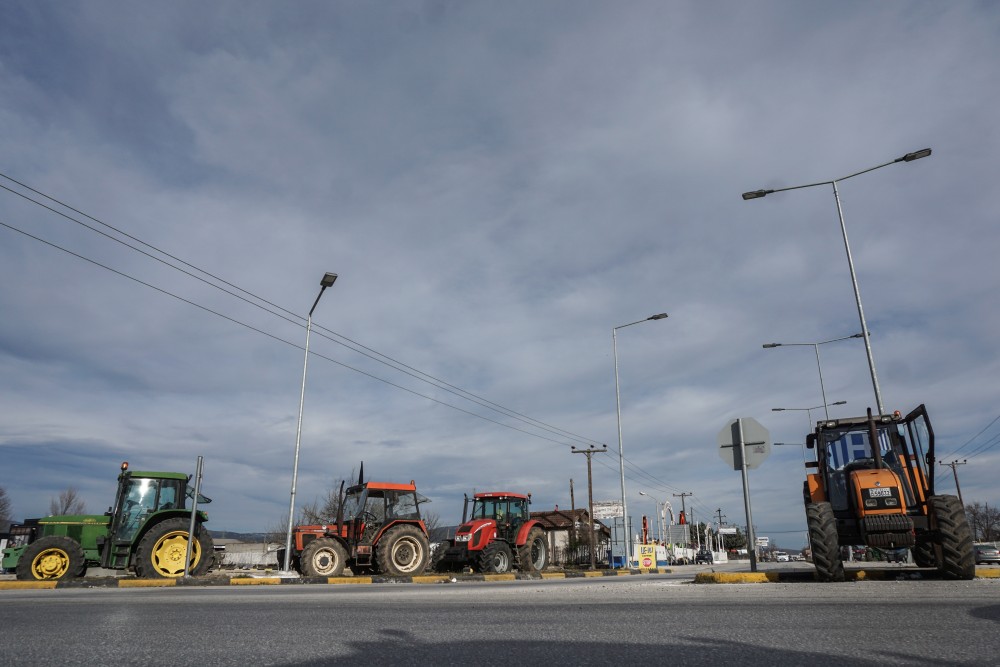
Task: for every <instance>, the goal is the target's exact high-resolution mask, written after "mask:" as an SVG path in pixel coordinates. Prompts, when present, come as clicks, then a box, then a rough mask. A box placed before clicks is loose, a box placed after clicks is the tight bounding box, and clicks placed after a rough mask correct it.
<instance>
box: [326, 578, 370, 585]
mask: <svg viewBox="0 0 1000 667" xmlns="http://www.w3.org/2000/svg"><path fill="white" fill-rule="evenodd" d="M326 583H328V584H370V583H372V578H371V577H330V578H329V579H327V580H326Z"/></svg>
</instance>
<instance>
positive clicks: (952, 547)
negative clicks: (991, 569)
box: [927, 496, 976, 579]
mask: <svg viewBox="0 0 1000 667" xmlns="http://www.w3.org/2000/svg"><path fill="white" fill-rule="evenodd" d="M927 507H928V509H929V510H930V515H931V516H930V520H931V521H930V524H931V530H936V531H937V533H938V535H939V536H940V538H941V543H940V544H937V543H935V544H934V552H935V554H936V555H937V556H938V557H937V566H938V569H940V570H941V574H942V575H943V576H944V577H945V578H946V579H974V578H975V577H976V555H975V550H974V549H973V546H972V529H971V528H969V520H968V518H966V516H965V510H964V509H963V508H962V503H961V502H960V501H959V499H958V498H956V497H955V496H931V497H930V498H928V499H927Z"/></svg>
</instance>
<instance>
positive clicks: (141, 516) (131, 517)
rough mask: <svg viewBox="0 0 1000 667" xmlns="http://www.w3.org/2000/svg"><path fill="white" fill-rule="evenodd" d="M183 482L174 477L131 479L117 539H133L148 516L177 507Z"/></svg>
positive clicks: (126, 490) (124, 500)
mask: <svg viewBox="0 0 1000 667" xmlns="http://www.w3.org/2000/svg"><path fill="white" fill-rule="evenodd" d="M181 484H182V481H181V480H173V479H149V478H138V479H136V478H132V479H130V480H129V481H128V487H127V488H126V489H125V493H124V494H123V498H122V507H121V510H120V511H121V520H120V521H119V523H118V530H117V533H116V537H117V539H119V540H131V539H132V538H133V537H135V534H136V532H137V531H138V530H139V528H140V527H141V526H142V524H143V522H144V521H145V520H146V517H147V516H149V515H150V514H152V513H153V512H156V511H158V510H161V509H172V508H174V507H176V506H177V500H178V498H179V497H180V496H181V490H180V486H181Z"/></svg>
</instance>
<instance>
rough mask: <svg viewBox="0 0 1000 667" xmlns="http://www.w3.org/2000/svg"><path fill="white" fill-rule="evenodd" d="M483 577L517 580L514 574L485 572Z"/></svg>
mask: <svg viewBox="0 0 1000 667" xmlns="http://www.w3.org/2000/svg"><path fill="white" fill-rule="evenodd" d="M483 579H484V580H485V581H517V577H516V576H515V575H513V574H484V575H483Z"/></svg>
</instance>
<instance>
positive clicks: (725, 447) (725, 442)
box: [719, 417, 771, 470]
mask: <svg viewBox="0 0 1000 667" xmlns="http://www.w3.org/2000/svg"><path fill="white" fill-rule="evenodd" d="M741 421H742V422H743V444H744V449H745V451H746V462H747V468H751V469H752V468H756V467H757V466H759V465H760V464H761V463H762V462H763V461H764V459H766V458H767V457H768V455H770V453H771V434H770V433H768V431H767V429H766V428H764V427H763V426H762V425H761V424H760V422H758V421H757V420H756V419H754V418H753V417H743V418H742V419H734V420H732V421H731V422H729V423H728V424H726V426H725V428H723V429H722V430H721V431H719V458H721V459H722V460H723V461H725V462H726V463H728V464H729V465H731V466H733V470H740V468H741V465H740V464H741V460H740V431H739V428H740V427H739V424H740V422H741Z"/></svg>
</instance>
